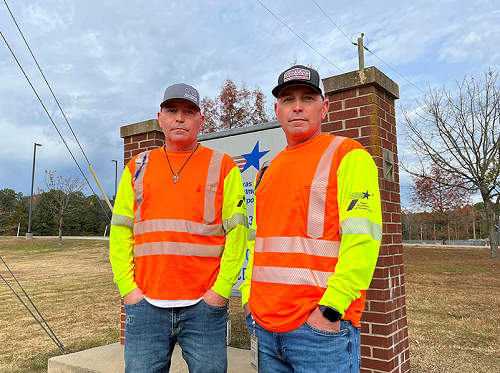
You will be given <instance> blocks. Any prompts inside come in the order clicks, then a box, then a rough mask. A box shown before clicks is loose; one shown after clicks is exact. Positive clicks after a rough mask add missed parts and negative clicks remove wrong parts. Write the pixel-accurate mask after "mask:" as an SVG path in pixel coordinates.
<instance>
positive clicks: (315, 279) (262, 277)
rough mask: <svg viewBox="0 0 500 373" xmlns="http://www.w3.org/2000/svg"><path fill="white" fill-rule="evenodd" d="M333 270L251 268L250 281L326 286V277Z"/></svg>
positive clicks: (331, 273)
mask: <svg viewBox="0 0 500 373" xmlns="http://www.w3.org/2000/svg"><path fill="white" fill-rule="evenodd" d="M333 273H334V272H323V271H315V270H310V269H305V268H283V267H260V266H254V267H253V268H252V281H261V282H271V283H274V284H286V285H311V286H319V287H321V288H326V287H327V283H328V278H329V277H330V276H331V275H333Z"/></svg>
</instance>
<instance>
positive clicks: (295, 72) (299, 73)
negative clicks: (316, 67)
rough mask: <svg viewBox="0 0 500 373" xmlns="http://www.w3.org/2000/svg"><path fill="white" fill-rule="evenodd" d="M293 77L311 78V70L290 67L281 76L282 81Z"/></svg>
mask: <svg viewBox="0 0 500 373" xmlns="http://www.w3.org/2000/svg"><path fill="white" fill-rule="evenodd" d="M293 79H303V80H311V72H310V71H309V70H305V69H292V70H289V71H287V72H286V73H285V75H284V77H283V81H284V82H287V81H289V80H293Z"/></svg>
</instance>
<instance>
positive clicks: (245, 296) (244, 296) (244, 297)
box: [239, 283, 250, 307]
mask: <svg viewBox="0 0 500 373" xmlns="http://www.w3.org/2000/svg"><path fill="white" fill-rule="evenodd" d="M239 290H240V291H241V306H242V307H243V306H244V305H245V304H247V303H248V300H249V299H250V288H249V287H248V286H247V285H245V283H243V285H241V286H240V288H239Z"/></svg>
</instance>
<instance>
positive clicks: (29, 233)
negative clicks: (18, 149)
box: [26, 142, 42, 239]
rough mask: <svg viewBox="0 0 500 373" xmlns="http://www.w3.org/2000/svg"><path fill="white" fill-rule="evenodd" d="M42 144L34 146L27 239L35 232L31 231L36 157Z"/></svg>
mask: <svg viewBox="0 0 500 373" xmlns="http://www.w3.org/2000/svg"><path fill="white" fill-rule="evenodd" d="M37 146H42V144H37V143H36V142H35V145H34V146H33V171H32V173H31V197H30V213H29V217H28V233H26V238H27V239H32V238H33V232H31V211H32V210H33V184H34V182H35V158H36V147H37Z"/></svg>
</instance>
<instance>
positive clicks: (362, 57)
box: [358, 33, 365, 70]
mask: <svg viewBox="0 0 500 373" xmlns="http://www.w3.org/2000/svg"><path fill="white" fill-rule="evenodd" d="M363 36H365V34H363V33H361V37H359V38H358V59H359V69H360V70H363V69H364V68H365V54H364V51H363Z"/></svg>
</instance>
